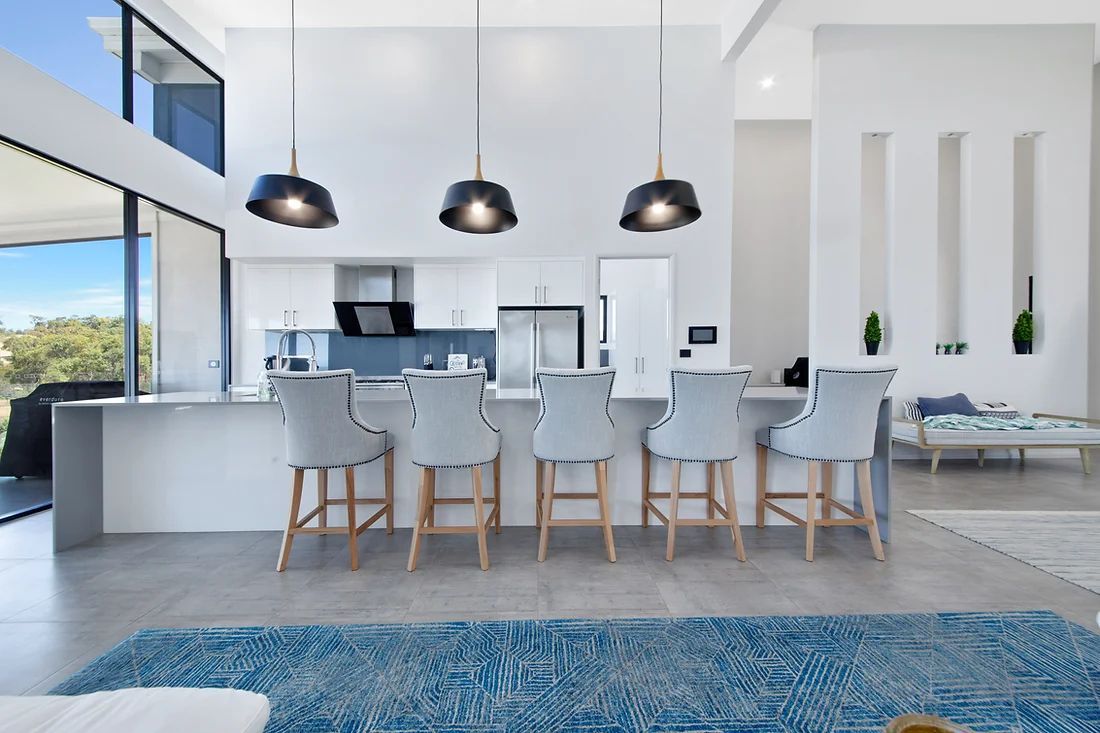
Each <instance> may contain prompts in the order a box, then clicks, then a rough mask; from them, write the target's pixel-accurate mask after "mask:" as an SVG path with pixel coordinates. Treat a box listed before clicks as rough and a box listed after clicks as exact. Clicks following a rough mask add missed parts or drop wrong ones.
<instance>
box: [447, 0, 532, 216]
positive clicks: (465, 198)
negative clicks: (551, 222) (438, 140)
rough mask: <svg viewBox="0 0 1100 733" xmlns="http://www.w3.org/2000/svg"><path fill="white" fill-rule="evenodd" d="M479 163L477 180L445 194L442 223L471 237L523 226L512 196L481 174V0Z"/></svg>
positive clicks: (471, 180) (465, 182) (478, 59)
mask: <svg viewBox="0 0 1100 733" xmlns="http://www.w3.org/2000/svg"><path fill="white" fill-rule="evenodd" d="M476 129H477V156H476V158H475V160H476V161H477V162H476V164H475V168H474V177H473V178H472V179H470V180H467V181H459V182H457V183H452V184H451V185H450V186H448V187H447V193H445V194H444V195H443V207H442V208H441V210H440V212H439V221H440V222H442V223H443V225H444V226H446V227H448V228H449V229H454V230H456V231H459V232H465V233H467V234H499V233H500V232H506V231H508V230H509V229H511V228H512V227H514V226H515V225H516V224H518V223H519V217H517V216H516V207H515V205H514V204H512V194H510V193H508V189H507V188H505V187H504V186H502V185H500V184H499V183H493V182H492V181H486V180H485V178H484V177H483V176H482V175H481V0H477V127H476Z"/></svg>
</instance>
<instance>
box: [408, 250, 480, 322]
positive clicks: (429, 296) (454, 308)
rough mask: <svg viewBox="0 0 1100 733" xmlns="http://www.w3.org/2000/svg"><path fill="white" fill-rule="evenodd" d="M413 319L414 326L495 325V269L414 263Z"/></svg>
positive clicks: (476, 266)
mask: <svg viewBox="0 0 1100 733" xmlns="http://www.w3.org/2000/svg"><path fill="white" fill-rule="evenodd" d="M413 321H414V322H415V325H416V328H418V329H430V330H442V329H455V328H485V329H489V328H496V325H497V271H496V268H495V267H492V266H491V265H416V266H415V267H413Z"/></svg>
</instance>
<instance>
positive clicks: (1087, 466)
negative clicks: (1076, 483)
mask: <svg viewBox="0 0 1100 733" xmlns="http://www.w3.org/2000/svg"><path fill="white" fill-rule="evenodd" d="M1078 450H1080V451H1081V468H1082V469H1083V470H1084V472H1085V475H1086V476H1091V475H1092V459H1091V458H1089V449H1088V448H1079V449H1078Z"/></svg>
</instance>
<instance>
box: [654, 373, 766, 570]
mask: <svg viewBox="0 0 1100 733" xmlns="http://www.w3.org/2000/svg"><path fill="white" fill-rule="evenodd" d="M750 374H752V367H751V366H737V367H731V368H729V369H692V370H687V369H673V370H672V371H671V372H670V373H669V379H670V381H671V391H670V393H669V394H670V395H671V396H670V397H669V401H668V409H667V410H666V411H665V415H664V417H662V418H661V419H660V420H659V421H657V422H656V423H655V424H653V425H650V426H649V427H647V428H646V429H645V430H643V431H642V526H643V527H648V526H649V513H650V512H653V514H655V515H656V516H657V518H658V519H660V520H661V521H662V522H664V523H665V524H666V525H667V526H668V542H667V545H666V548H665V559H666V560H668V561H669V562H671V561H672V558H673V555H674V554H675V552H676V528H677V527H679V526H704V527H716V526H723V527H729V528H730V534H732V535H733V546H734V549H735V550H736V552H737V559H738V560H740V561H741V562H744V561H745V545H744V543H743V542H742V541H741V527H740V525H739V523H738V520H737V502H736V500H735V498H734V491H733V461H734V460H735V459H736V458H737V446H738V440H739V439H740V426H739V423H738V416H737V410H738V407H739V406H740V404H741V395H742V394H743V393H744V391H745V385H746V384H748V381H749V375H750ZM651 456H657V457H658V458H663V459H665V460H667V461H671V462H672V490H671V491H668V492H655V491H650V489H649V483H650V464H651V460H652V459H651ZM684 463H705V464H706V467H707V489H706V491H691V492H682V491H680V468H681V466H682V464H684ZM716 465H717V466H720V467H721V473H722V493H723V494H724V496H725V506H723V505H722V504H720V503H719V502H718V501H717V500H716V499H715V497H714V468H715V466H716ZM654 499H669V512H668V516H667V517H666V516H665V515H664V514H662V513H661V511H660V509H658V508H657V506H656V505H655V504H654V503H653V500H654ZM680 499H705V500H706V502H707V518H706V519H680V516H679V510H680ZM715 513H717V514H720V515H721V517H716V516H715Z"/></svg>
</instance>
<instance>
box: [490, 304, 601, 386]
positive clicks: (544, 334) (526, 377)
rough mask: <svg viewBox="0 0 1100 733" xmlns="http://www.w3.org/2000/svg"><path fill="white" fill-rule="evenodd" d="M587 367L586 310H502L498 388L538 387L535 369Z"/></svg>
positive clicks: (498, 333) (499, 330)
mask: <svg viewBox="0 0 1100 733" xmlns="http://www.w3.org/2000/svg"><path fill="white" fill-rule="evenodd" d="M583 366H584V308H581V307H579V306H578V307H547V308H522V307H507V308H501V309H500V311H499V312H498V323H497V387H498V388H499V389H516V388H520V389H527V388H531V387H534V386H535V369H537V368H538V367H549V368H553V369H579V368H581V367H583Z"/></svg>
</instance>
